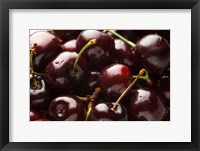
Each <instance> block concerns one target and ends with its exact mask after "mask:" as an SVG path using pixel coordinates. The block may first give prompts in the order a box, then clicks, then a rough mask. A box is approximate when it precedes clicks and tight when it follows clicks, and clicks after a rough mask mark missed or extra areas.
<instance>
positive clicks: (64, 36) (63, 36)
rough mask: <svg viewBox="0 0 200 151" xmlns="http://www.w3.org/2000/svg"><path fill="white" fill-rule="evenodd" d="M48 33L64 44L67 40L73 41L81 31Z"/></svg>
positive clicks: (51, 31)
mask: <svg viewBox="0 0 200 151" xmlns="http://www.w3.org/2000/svg"><path fill="white" fill-rule="evenodd" d="M48 31H49V32H50V33H52V34H54V35H55V36H56V37H59V38H60V39H61V40H62V43H65V42H67V41H69V40H72V39H75V38H76V37H77V36H78V35H79V34H80V32H81V30H48Z"/></svg>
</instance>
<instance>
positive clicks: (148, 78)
mask: <svg viewBox="0 0 200 151" xmlns="http://www.w3.org/2000/svg"><path fill="white" fill-rule="evenodd" d="M132 77H133V78H136V77H137V76H136V75H133V76H132ZM139 79H141V80H144V81H146V82H147V83H148V84H149V85H152V80H151V79H150V77H149V72H148V71H147V70H146V74H145V76H140V77H139Z"/></svg>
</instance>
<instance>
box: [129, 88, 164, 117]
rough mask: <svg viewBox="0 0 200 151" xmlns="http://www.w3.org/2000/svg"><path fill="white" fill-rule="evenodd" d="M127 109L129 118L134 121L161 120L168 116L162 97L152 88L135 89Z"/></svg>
mask: <svg viewBox="0 0 200 151" xmlns="http://www.w3.org/2000/svg"><path fill="white" fill-rule="evenodd" d="M127 111H128V118H129V120H133V121H138V120H139V121H161V120H164V119H165V118H166V116H167V110H166V107H165V106H164V104H163V103H162V100H161V98H160V97H159V95H158V94H157V93H156V92H155V91H153V90H152V89H150V88H141V89H136V90H133V92H132V97H131V100H130V101H129V103H128V104H127Z"/></svg>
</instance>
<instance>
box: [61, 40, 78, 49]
mask: <svg viewBox="0 0 200 151" xmlns="http://www.w3.org/2000/svg"><path fill="white" fill-rule="evenodd" d="M62 51H69V52H77V51H76V39H72V40H69V41H67V42H66V43H64V44H63V45H62Z"/></svg>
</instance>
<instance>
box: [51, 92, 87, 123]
mask: <svg viewBox="0 0 200 151" xmlns="http://www.w3.org/2000/svg"><path fill="white" fill-rule="evenodd" d="M48 111H49V117H50V119H52V120H56V121H83V120H85V112H86V109H85V107H84V105H83V103H82V102H81V101H80V100H79V99H77V98H76V97H75V96H72V95H62V96H59V97H57V98H55V99H53V100H52V102H51V104H50V106H49V110H48Z"/></svg>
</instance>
